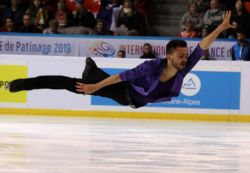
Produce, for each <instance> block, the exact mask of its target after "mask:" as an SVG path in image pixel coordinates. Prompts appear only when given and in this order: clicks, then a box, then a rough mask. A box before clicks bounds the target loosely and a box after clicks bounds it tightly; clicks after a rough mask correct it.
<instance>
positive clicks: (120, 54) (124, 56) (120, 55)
mask: <svg viewBox="0 0 250 173" xmlns="http://www.w3.org/2000/svg"><path fill="white" fill-rule="evenodd" d="M117 58H126V52H125V51H124V50H119V51H118V52H117Z"/></svg>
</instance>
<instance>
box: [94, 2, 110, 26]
mask: <svg viewBox="0 0 250 173" xmlns="http://www.w3.org/2000/svg"><path fill="white" fill-rule="evenodd" d="M113 5H114V4H113V1H112V0H101V8H100V11H99V12H98V14H97V17H96V18H97V19H102V20H103V21H105V23H106V30H108V31H110V30H111V24H112V15H113Z"/></svg>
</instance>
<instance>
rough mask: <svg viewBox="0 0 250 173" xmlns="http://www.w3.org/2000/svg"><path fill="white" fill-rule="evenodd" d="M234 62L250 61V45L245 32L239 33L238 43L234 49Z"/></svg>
mask: <svg viewBox="0 0 250 173" xmlns="http://www.w3.org/2000/svg"><path fill="white" fill-rule="evenodd" d="M232 60H235V61H237V60H242V61H249V60H250V43H249V41H247V40H246V35H245V33H244V32H243V31H241V30H239V31H237V43H236V44H235V45H233V47H232Z"/></svg>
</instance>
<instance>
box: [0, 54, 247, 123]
mask: <svg viewBox="0 0 250 173" xmlns="http://www.w3.org/2000/svg"><path fill="white" fill-rule="evenodd" d="M93 59H94V60H95V61H96V63H97V65H98V66H99V67H100V68H102V69H104V70H105V71H106V72H107V73H109V74H114V73H119V72H121V71H124V70H126V69H131V68H133V67H135V66H137V65H138V64H140V63H141V62H143V61H144V60H140V59H106V58H93ZM84 62H85V57H55V56H33V55H15V56H13V55H1V54H0V72H1V73H0V113H1V114H8V115H10V114H19V115H42V116H46V114H48V115H47V116H68V117H70V116H77V117H96V118H138V119H173V120H202V121H203V120H204V121H228V122H230V121H233V122H237V121H239V122H250V107H249V98H250V92H249V88H250V81H249V74H250V63H249V62H230V61H200V62H199V63H198V64H197V65H196V66H195V68H194V69H193V70H192V71H191V72H190V73H189V74H188V75H187V76H186V77H185V79H184V83H183V89H182V90H181V93H180V96H178V97H175V98H173V99H172V101H171V102H163V103H157V104H149V105H147V106H146V107H143V108H139V109H132V108H130V107H128V106H120V105H118V104H117V103H115V102H114V101H112V100H110V99H105V98H102V97H96V96H89V95H86V96H83V95H81V94H73V93H71V92H68V91H64V90H57V91H55V90H36V91H28V92H20V93H10V92H9V91H8V90H6V89H5V86H6V84H7V83H8V82H9V81H11V80H13V79H16V78H26V77H34V76H39V75H65V76H70V77H80V76H81V73H82V71H83V69H84V66H85V64H84ZM19 68H21V70H17V69H19ZM45 69H46V70H45ZM13 72H17V74H14V73H13ZM186 79H187V80H186ZM190 84H191V85H190ZM192 85H193V86H192ZM190 86H192V87H191V88H190ZM185 87H187V88H185ZM193 87H194V88H193ZM18 94H22V95H21V96H20V97H19V96H18ZM14 96H15V97H14ZM10 98H13V99H11V100H10ZM16 98H21V99H17V100H14V99H16Z"/></svg>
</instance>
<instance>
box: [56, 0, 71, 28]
mask: <svg viewBox="0 0 250 173" xmlns="http://www.w3.org/2000/svg"><path fill="white" fill-rule="evenodd" d="M71 18H72V15H71V12H70V11H69V10H68V9H67V7H66V4H65V2H64V0H59V1H58V2H57V9H56V12H55V19H56V20H57V21H58V25H59V28H64V27H66V26H68V25H69V22H70V20H71Z"/></svg>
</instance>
